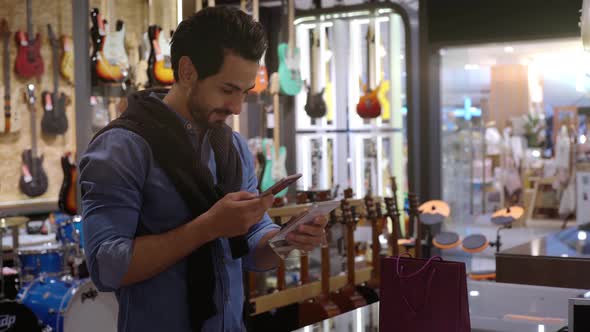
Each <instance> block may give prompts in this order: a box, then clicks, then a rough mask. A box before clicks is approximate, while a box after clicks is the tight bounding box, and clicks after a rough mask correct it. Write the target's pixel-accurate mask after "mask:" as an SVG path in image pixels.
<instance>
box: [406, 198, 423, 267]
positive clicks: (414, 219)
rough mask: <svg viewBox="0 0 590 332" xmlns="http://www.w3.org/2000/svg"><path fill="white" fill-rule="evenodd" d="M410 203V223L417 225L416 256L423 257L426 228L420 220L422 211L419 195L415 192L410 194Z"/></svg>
mask: <svg viewBox="0 0 590 332" xmlns="http://www.w3.org/2000/svg"><path fill="white" fill-rule="evenodd" d="M408 200H409V203H410V211H409V212H410V213H409V214H410V225H414V224H415V225H416V238H415V240H414V256H415V257H416V258H422V238H423V237H424V230H423V227H422V223H421V222H420V211H419V210H418V196H417V195H416V194H414V193H409V194H408Z"/></svg>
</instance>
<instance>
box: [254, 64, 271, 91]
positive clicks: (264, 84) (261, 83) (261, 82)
mask: <svg viewBox="0 0 590 332" xmlns="http://www.w3.org/2000/svg"><path fill="white" fill-rule="evenodd" d="M266 88H268V72H267V71H266V66H265V65H260V67H259V68H258V72H257V73H256V81H255V83H254V87H253V88H252V90H250V91H251V92H254V93H261V92H262V91H264V90H266Z"/></svg>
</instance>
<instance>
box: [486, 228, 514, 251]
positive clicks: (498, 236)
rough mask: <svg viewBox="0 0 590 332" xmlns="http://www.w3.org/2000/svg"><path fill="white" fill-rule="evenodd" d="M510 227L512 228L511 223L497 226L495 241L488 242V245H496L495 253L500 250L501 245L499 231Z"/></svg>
mask: <svg viewBox="0 0 590 332" xmlns="http://www.w3.org/2000/svg"><path fill="white" fill-rule="evenodd" d="M511 228H512V223H510V224H506V225H502V226H500V227H498V231H497V232H496V242H490V247H496V253H499V252H500V247H501V246H502V242H501V241H500V231H502V230H503V229H511Z"/></svg>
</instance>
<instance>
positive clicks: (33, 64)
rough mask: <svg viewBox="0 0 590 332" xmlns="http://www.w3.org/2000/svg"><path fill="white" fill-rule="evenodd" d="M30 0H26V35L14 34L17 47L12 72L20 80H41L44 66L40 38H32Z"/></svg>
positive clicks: (19, 32)
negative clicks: (35, 78) (34, 78)
mask: <svg viewBox="0 0 590 332" xmlns="http://www.w3.org/2000/svg"><path fill="white" fill-rule="evenodd" d="M31 1H32V0H27V33H25V32H23V31H17V32H16V34H15V39H16V44H17V46H18V50H17V54H16V62H15V63H14V70H15V72H16V74H17V75H19V76H20V77H22V78H32V77H37V79H40V78H41V75H43V71H44V66H43V58H41V36H40V35H39V33H37V35H36V36H34V37H33V17H32V15H33V14H32V11H33V9H32V7H33V6H32V3H31Z"/></svg>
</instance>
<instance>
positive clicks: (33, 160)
mask: <svg viewBox="0 0 590 332" xmlns="http://www.w3.org/2000/svg"><path fill="white" fill-rule="evenodd" d="M22 162H23V170H24V171H23V174H22V175H21V177H20V181H19V187H20V190H21V191H22V192H23V193H24V194H25V195H27V196H29V197H37V196H41V195H43V194H44V193H45V192H46V191H47V187H48V185H49V183H48V179H47V173H45V170H44V169H43V157H42V156H40V157H33V155H32V151H31V150H25V151H23V153H22ZM25 170H26V171H25ZM33 170H34V171H33Z"/></svg>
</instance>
